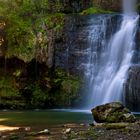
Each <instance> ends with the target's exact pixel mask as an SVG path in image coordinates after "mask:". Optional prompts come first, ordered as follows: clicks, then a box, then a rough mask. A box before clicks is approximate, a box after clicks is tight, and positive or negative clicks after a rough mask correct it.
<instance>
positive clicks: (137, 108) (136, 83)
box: [124, 57, 140, 112]
mask: <svg viewBox="0 0 140 140" xmlns="http://www.w3.org/2000/svg"><path fill="white" fill-rule="evenodd" d="M139 58H140V57H139ZM137 59H138V58H137ZM138 61H139V59H138ZM124 93H125V104H126V107H128V108H129V109H130V110H131V111H133V112H140V66H138V65H137V66H132V67H131V68H130V69H129V71H128V79H127V80H126V83H125V84H124Z"/></svg>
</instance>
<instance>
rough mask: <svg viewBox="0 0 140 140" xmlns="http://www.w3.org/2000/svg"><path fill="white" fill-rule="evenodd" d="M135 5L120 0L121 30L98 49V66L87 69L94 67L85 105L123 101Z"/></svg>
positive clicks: (134, 23) (131, 46)
mask: <svg viewBox="0 0 140 140" xmlns="http://www.w3.org/2000/svg"><path fill="white" fill-rule="evenodd" d="M135 5H136V1H135V0H123V9H124V14H123V20H122V23H121V26H120V29H119V30H118V31H117V32H116V33H115V34H114V35H113V36H112V37H111V39H110V41H109V43H106V45H107V46H106V47H105V50H104V51H103V52H101V54H100V61H99V63H98V69H97V68H96V67H94V68H93V69H92V70H91V69H90V70H89V71H95V69H97V72H96V74H94V75H93V74H92V75H91V76H90V81H92V82H90V94H91V96H90V99H89V100H88V105H87V106H88V108H92V107H95V106H97V105H101V104H104V103H109V102H114V101H120V102H123V84H124V82H125V80H126V79H127V72H128V69H129V68H130V66H131V60H132V57H133V52H134V46H135V41H134V39H135V34H136V28H137V22H138V19H139V16H138V15H137V13H136V11H135ZM93 65H94V64H93ZM91 83H92V84H91Z"/></svg>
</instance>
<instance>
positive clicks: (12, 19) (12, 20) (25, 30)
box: [6, 13, 35, 62]
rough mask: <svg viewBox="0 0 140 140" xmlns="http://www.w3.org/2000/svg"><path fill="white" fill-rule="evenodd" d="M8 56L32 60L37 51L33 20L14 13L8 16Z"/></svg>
mask: <svg viewBox="0 0 140 140" xmlns="http://www.w3.org/2000/svg"><path fill="white" fill-rule="evenodd" d="M7 18H8V19H7V22H8V27H7V30H6V32H7V35H6V37H7V40H8V49H7V57H11V56H13V55H14V56H17V57H19V58H21V59H22V60H24V61H25V62H26V61H30V60H31V59H32V58H33V56H34V52H35V35H34V33H33V31H32V27H31V22H29V21H24V20H23V19H22V18H20V17H19V16H17V15H16V14H14V13H12V14H11V15H8V17H7Z"/></svg>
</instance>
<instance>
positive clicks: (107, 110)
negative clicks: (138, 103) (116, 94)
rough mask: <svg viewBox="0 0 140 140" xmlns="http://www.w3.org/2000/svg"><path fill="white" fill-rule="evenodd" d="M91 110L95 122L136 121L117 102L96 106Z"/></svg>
mask: <svg viewBox="0 0 140 140" xmlns="http://www.w3.org/2000/svg"><path fill="white" fill-rule="evenodd" d="M91 112H92V115H93V118H94V120H95V121H96V122H97V123H106V122H107V123H120V122H129V123H132V122H135V121H136V118H135V116H134V115H133V114H131V112H130V111H129V110H128V109H127V108H125V107H124V106H123V105H122V104H121V103H119V102H112V103H107V104H105V105H100V106H97V107H95V108H93V109H92V110H91Z"/></svg>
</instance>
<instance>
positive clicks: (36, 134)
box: [28, 129, 50, 136]
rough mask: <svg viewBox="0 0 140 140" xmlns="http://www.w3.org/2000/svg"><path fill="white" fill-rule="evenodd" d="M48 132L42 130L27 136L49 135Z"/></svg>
mask: <svg viewBox="0 0 140 140" xmlns="http://www.w3.org/2000/svg"><path fill="white" fill-rule="evenodd" d="M49 134H50V131H49V130H48V129H44V130H43V131H39V132H30V133H29V134H28V135H29V136H39V135H49Z"/></svg>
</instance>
